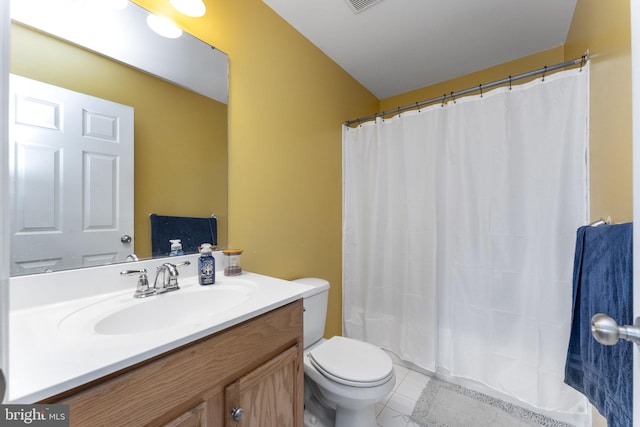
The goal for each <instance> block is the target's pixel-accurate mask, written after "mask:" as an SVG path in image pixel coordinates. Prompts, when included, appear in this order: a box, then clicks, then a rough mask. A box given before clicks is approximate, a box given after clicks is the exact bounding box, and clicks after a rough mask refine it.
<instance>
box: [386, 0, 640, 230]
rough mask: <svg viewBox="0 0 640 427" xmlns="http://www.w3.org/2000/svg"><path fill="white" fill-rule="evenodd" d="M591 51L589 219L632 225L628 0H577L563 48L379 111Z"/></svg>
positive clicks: (392, 101)
mask: <svg viewBox="0 0 640 427" xmlns="http://www.w3.org/2000/svg"><path fill="white" fill-rule="evenodd" d="M587 49H588V50H589V53H590V80H591V81H590V108H591V111H590V119H589V120H590V123H589V125H590V136H589V139H590V141H589V143H590V150H589V157H590V175H591V176H590V187H591V192H590V195H591V218H592V219H593V220H595V219H598V218H606V217H608V216H611V218H612V220H613V221H614V222H627V221H632V219H633V217H632V215H633V213H632V164H631V28H630V12H629V2H625V1H616V2H602V1H598V0H578V2H577V6H576V11H575V13H574V17H573V21H572V24H571V28H570V30H569V33H568V36H567V41H566V44H565V46H562V47H558V48H555V49H551V50H548V51H544V52H540V53H538V54H535V55H531V56H527V57H525V58H521V59H518V60H515V61H511V62H507V63H504V64H500V65H498V66H495V67H492V68H488V69H486V70H482V71H479V72H476V73H472V74H468V75H465V76H462V77H459V78H455V79H452V80H448V81H446V82H443V83H439V84H436V85H433V86H428V87H426V88H422V89H418V90H415V91H412V92H407V93H405V94H401V95H398V96H394V97H391V98H387V99H383V100H382V101H381V102H380V110H381V111H388V110H392V109H394V108H396V107H398V106H402V105H409V104H412V103H415V102H417V101H422V100H425V99H431V98H435V97H439V96H442V95H443V94H445V93H450V92H451V91H458V90H463V89H467V88H470V87H474V86H477V85H478V84H479V83H488V82H491V81H494V80H499V79H503V78H505V77H508V76H509V75H516V74H519V73H524V72H526V71H530V70H533V69H537V68H542V67H544V66H545V65H552V64H555V63H559V62H563V61H568V60H570V59H574V58H578V57H580V56H582V55H583V54H584V53H585V52H586V51H587Z"/></svg>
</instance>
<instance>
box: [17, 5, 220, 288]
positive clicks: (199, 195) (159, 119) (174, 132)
mask: <svg viewBox="0 0 640 427" xmlns="http://www.w3.org/2000/svg"><path fill="white" fill-rule="evenodd" d="M25 1H27V0H12V6H11V7H12V8H13V7H14V3H21V4H23V2H25ZM28 1H32V0H28ZM33 1H36V0H33ZM45 3H47V4H48V5H51V4H52V3H66V4H73V3H83V2H73V1H72V2H69V1H66V2H65V1H62V0H60V1H59V2H58V1H57V0H56V1H54V0H46V2H45ZM85 3H88V2H85ZM52 13H53V12H52ZM118 13H119V14H121V15H122V17H119V18H117V19H118V22H125V21H126V26H128V27H130V28H131V29H132V30H134V31H138V33H137V34H138V35H135V36H129V38H128V39H122V37H121V36H119V34H120V33H118V32H117V31H116V30H115V29H114V27H113V25H115V24H110V26H109V27H107V28H105V31H106V34H107V35H108V38H110V39H111V40H110V42H114V43H115V44H114V43H111V45H114V46H116V50H115V51H114V53H113V54H112V53H109V52H108V53H106V54H103V53H99V52H96V51H95V50H93V48H92V49H87V48H84V47H81V46H79V44H82V43H81V42H80V41H78V40H73V41H71V42H70V41H68V40H66V39H65V38H63V37H62V36H61V35H59V34H57V35H54V34H52V33H51V32H50V30H49V29H48V28H41V27H39V25H38V24H37V23H33V22H30V23H25V21H24V20H23V19H22V18H20V19H19V17H18V16H17V15H14V13H13V11H12V24H11V74H12V79H13V78H14V77H13V76H14V75H16V76H20V77H18V79H21V78H26V79H28V80H27V82H31V81H36V82H39V83H43V84H45V85H50V86H51V87H55V88H61V89H62V90H65V91H72V92H73V93H77V94H81V95H86V96H88V97H89V98H88V99H89V100H90V101H93V100H95V99H97V100H100V101H105V102H106V103H107V104H108V105H110V103H114V105H118V106H124V107H125V110H126V109H127V108H130V109H131V112H132V117H133V118H132V120H133V126H132V138H133V149H132V151H133V163H132V164H133V171H132V177H131V176H128V175H126V174H125V175H124V177H123V178H121V179H120V180H118V181H114V180H113V179H112V178H111V172H112V171H113V170H116V169H118V168H120V167H121V166H122V163H123V162H115V163H114V162H112V161H110V160H108V158H107V157H105V156H102V155H96V156H93V159H94V160H93V161H92V162H90V163H83V164H81V165H80V166H79V168H80V172H79V173H80V174H84V176H87V175H88V176H90V177H92V179H93V181H92V182H93V184H92V186H94V187H95V188H96V191H97V194H102V195H104V196H105V197H107V198H108V197H109V195H110V194H112V192H115V191H119V192H120V193H127V191H131V194H132V197H131V199H132V202H133V203H132V204H133V227H132V229H131V226H130V225H129V228H128V229H123V230H115V231H114V233H112V237H110V238H115V239H117V240H118V242H119V243H122V244H123V245H124V252H121V254H125V253H126V254H135V255H136V256H137V257H138V258H139V259H145V258H150V257H151V254H152V248H151V225H150V215H151V214H158V215H172V216H181V217H198V218H206V217H210V216H211V215H215V216H216V217H217V223H218V232H217V234H218V242H217V244H218V247H225V246H226V243H227V222H228V221H227V219H228V218H227V188H228V186H227V105H226V100H227V92H226V91H227V57H226V55H224V54H223V53H221V52H219V51H218V50H216V49H215V48H213V47H211V46H208V45H206V44H205V43H204V42H202V41H200V40H197V39H195V38H194V37H192V36H190V35H189V34H186V33H185V34H183V35H182V36H181V38H190V39H192V40H190V42H191V43H197V44H198V45H200V46H199V47H198V48H196V49H195V51H194V52H195V53H189V54H188V55H185V52H190V50H189V49H184V48H180V49H178V50H177V52H178V53H176V54H175V55H170V56H169V57H166V52H167V51H168V50H169V49H168V48H164V47H162V46H160V47H158V46H155V45H153V40H152V39H153V38H154V37H157V38H158V40H160V42H161V43H165V45H166V43H177V42H173V41H171V40H172V39H166V40H163V38H162V37H161V36H156V35H151V32H150V30H149V29H148V28H147V24H146V20H145V19H144V17H145V16H146V14H147V12H146V11H144V9H142V8H140V7H139V6H137V5H135V4H134V3H131V2H130V3H129V4H128V5H127V7H126V8H125V10H122V11H119V12H118ZM131 13H134V14H138V15H140V14H142V15H141V16H142V17H143V18H142V19H140V20H138V21H136V19H135V17H133V18H132V17H130V14H131ZM101 14H102V15H101V17H100V21H101V22H103V23H104V22H107V20H106V18H105V16H104V12H101ZM123 14H126V16H127V17H126V18H125V15H123ZM39 15H40V16H46V17H47V19H45V22H54V21H56V19H55V18H53V17H51V16H48V15H47V14H43V12H42V11H41V10H40V11H39ZM64 16H65V19H66V22H65V26H66V27H70V26H72V25H75V24H78V25H80V26H81V28H84V30H83V31H84V33H85V34H87V35H91V36H92V37H94V39H95V37H96V34H98V33H99V32H100V29H98V28H97V27H96V26H95V25H94V24H90V23H88V21H87V19H86V18H84V17H83V16H81V15H80V14H79V13H78V14H76V13H75V12H74V13H71V12H68V11H67V12H65V13H64ZM140 32H142V33H144V34H150V35H149V37H150V41H149V42H148V43H150V44H147V45H145V46H143V47H141V48H139V49H142V50H138V51H132V50H131V49H133V47H132V46H131V45H132V44H133V41H135V40H141V39H145V38H146V37H147V36H144V37H142V36H140V35H139V34H141V33H140ZM81 33H82V31H81ZM123 34H124V33H123ZM132 34H135V33H132ZM145 43H146V41H145ZM202 46H204V50H202V49H203V48H202ZM198 49H200V50H198ZM198 52H199V53H198ZM119 55H120V56H119ZM163 55H165V56H163ZM206 55H217V58H218V59H215V60H214V61H213V62H214V63H216V64H219V68H220V70H219V71H216V74H214V73H213V72H207V73H206V75H207V76H209V77H210V80H211V81H209V79H205V84H204V87H199V86H198V85H197V84H196V85H191V84H190V83H186V82H185V81H181V79H182V78H183V77H184V78H186V79H187V80H188V79H189V76H188V75H187V76H186V77H185V76H184V74H185V73H184V71H185V70H186V71H188V70H194V69H195V70H200V69H202V68H203V67H204V65H202V62H201V61H202V58H203V57H206ZM220 55H222V57H220ZM158 56H160V57H162V59H161V60H160V61H157V59H158V58H157V57H158ZM113 57H115V58H116V59H113ZM140 58H154V59H156V63H158V62H159V63H160V67H159V70H145V69H144V66H141V65H139V64H137V63H134V64H131V62H136V61H137V60H138V59H140ZM150 73H152V74H153V75H152V74H150ZM163 73H165V74H163ZM186 74H188V72H187V73H186ZM176 81H177V82H178V84H176V83H175V82H176ZM214 81H215V82H214ZM221 82H222V83H221ZM210 83H212V84H213V86H214V87H209V86H211V84H210ZM13 85H14V83H13V80H12V83H11V86H13ZM221 86H222V87H221ZM56 90H57V89H56ZM54 96H57V95H54ZM20 99H21V100H22V101H23V100H24V99H29V98H28V97H23V98H20ZM22 101H20V102H22ZM20 102H18V101H16V100H15V99H14V100H13V103H12V104H11V105H12V107H11V109H10V110H11V111H12V113H11V114H14V115H15V114H20V113H16V111H17V109H16V105H17V104H19V103H20ZM45 104H46V103H45ZM45 104H42V105H45ZM38 105H39V107H38V108H36V110H37V111H40V112H42V115H44V116H45V118H50V119H52V120H58V119H60V120H62V118H63V117H62V116H64V114H63V113H61V112H60V111H57V110H55V108H54V109H49V110H47V108H45V107H42V105H40V104H38ZM46 105H47V106H48V105H49V104H46ZM40 107H42V108H40ZM88 110H91V111H93V110H92V109H91V108H89V109H84V110H83V111H85V112H86V111H88ZM51 111H53V112H51ZM11 114H10V116H11ZM14 118H15V117H14ZM118 120H119V119H118ZM89 122H90V123H93V126H95V129H96V131H95V132H97V135H98V137H97V138H94V139H100V138H102V136H103V131H104V132H106V134H109V133H110V132H111V131H112V130H113V129H115V128H116V127H117V126H120V125H121V123H120V122H117V120H113V119H112V116H110V115H100V114H94V115H93V118H91V120H90V121H89ZM114 123H117V124H114ZM9 126H10V128H11V126H12V125H11V122H10V125H9ZM36 127H37V126H36ZM42 127H44V128H46V127H47V126H40V128H42ZM122 128H123V129H124V128H125V126H124V125H122ZM123 129H120V128H118V131H124V130H126V129H124V130H123ZM40 130H42V129H40ZM32 135H33V134H29V133H28V134H26V135H21V136H20V138H26V139H27V140H28V139H29V138H35V137H34V136H32ZM11 139H12V136H11V130H10V142H9V143H10V144H14V147H13V148H12V149H10V153H12V154H10V159H9V162H10V163H11V165H10V167H9V170H10V173H12V174H19V173H20V171H22V170H24V169H25V168H26V169H31V170H42V171H45V172H46V173H44V175H43V176H42V177H40V181H38V179H32V180H31V181H29V180H26V181H25V179H23V178H24V177H15V176H12V178H11V182H10V185H11V190H10V193H11V194H12V197H11V200H10V204H11V207H10V215H11V218H12V219H11V221H13V222H14V223H15V222H16V221H18V222H19V221H20V218H19V216H20V215H22V212H23V210H24V209H26V208H25V206H26V205H29V206H30V209H33V207H34V206H38V205H42V206H43V209H50V211H51V212H48V213H46V215H45V214H43V216H44V217H46V218H49V217H52V218H55V221H59V224H64V220H69V219H70V218H72V215H75V216H73V219H71V221H75V222H77V221H80V222H82V221H86V217H87V216H88V215H89V214H88V213H87V210H86V208H84V207H83V208H82V209H81V210H80V213H79V214H72V213H70V210H71V209H70V208H68V207H64V206H62V204H61V202H58V201H57V199H56V198H57V197H58V196H59V195H61V194H66V195H68V194H69V193H71V192H72V191H78V192H80V193H82V192H85V193H86V188H84V187H82V186H78V185H76V188H75V190H74V189H72V185H74V184H77V182H74V181H77V180H76V179H74V178H69V177H67V176H66V175H64V174H63V168H64V167H65V166H66V165H67V164H68V163H70V162H68V161H66V162H64V161H59V160H60V159H59V158H58V157H56V156H59V153H58V151H55V150H54V151H47V150H31V151H30V150H25V149H23V148H20V147H18V148H16V146H17V145H16V144H15V143H16V142H15V141H12V140H11ZM103 139H104V138H103ZM39 144H40V143H39V142H38V143H37V144H35V145H34V146H38V147H39ZM12 150H13V151H12ZM20 150H22V151H20ZM18 151H19V152H18ZM52 153H53V154H52ZM85 156H86V154H85ZM52 159H53V160H52ZM96 159H97V160H96ZM105 159H107V160H105ZM21 162H22V163H21ZM38 162H42V166H40V165H39V164H38ZM124 163H126V162H124ZM87 164H90V165H91V168H88V167H87ZM25 165H27V166H25ZM21 180H22V181H21ZM25 182H26V183H27V184H25ZM21 185H23V186H25V185H31V190H32V191H31V194H32V195H33V194H36V196H35V197H30V198H25V197H23V196H22V193H21V191H23V188H22V187H20V186H21ZM83 185H84V186H85V187H86V184H84V183H83ZM127 186H129V187H130V190H129V189H128V188H129V187H127ZM36 190H37V191H36ZM38 191H39V193H38ZM58 193H60V194H58ZM16 195H17V196H16ZM45 202H46V203H45ZM118 203H120V202H114V205H115V204H118ZM52 206H53V207H52ZM93 208H94V210H93V213H92V214H91V215H93V217H96V218H98V220H97V221H98V222H99V219H100V217H101V216H105V217H107V220H105V221H104V222H105V223H106V224H110V222H109V221H110V219H109V218H111V217H116V216H118V215H119V214H117V213H113V212H111V211H108V212H107V210H101V205H96V206H94V207H93ZM37 214H38V212H36V216H37ZM32 216H33V214H32ZM35 222H36V223H37V221H35ZM44 222H47V221H44ZM56 224H57V223H56ZM14 225H15V224H14ZM14 225H11V227H10V230H11V232H12V243H11V245H12V246H11V248H10V252H11V253H12V256H11V258H12V260H14V259H19V258H20V251H33V252H39V253H42V255H41V256H39V257H40V258H38V259H36V260H35V261H34V260H30V261H29V262H28V263H23V264H24V265H22V266H19V267H16V266H15V265H14V264H16V263H14V262H13V261H12V263H11V264H12V271H11V275H12V276H16V275H24V274H36V273H43V272H46V271H51V270H53V271H58V270H60V269H69V268H80V267H83V266H93V265H100V264H103V263H113V262H125V261H126V256H123V255H118V256H117V257H115V258H114V257H109V256H106V257H101V256H99V255H100V251H97V256H94V257H93V258H91V257H89V258H84V259H83V257H77V258H78V259H77V260H75V263H72V264H68V263H66V264H65V265H64V266H63V267H61V268H58V267H57V266H56V264H55V262H53V264H52V262H51V260H56V259H59V258H61V256H62V255H61V252H62V251H64V250H65V249H64V246H65V245H79V244H80V243H79V240H77V238H76V237H73V236H72V237H69V238H63V239H62V240H60V239H59V240H57V241H56V240H51V239H50V237H51V235H54V234H56V233H57V234H59V233H60V230H58V229H57V225H56V226H52V225H51V224H44V225H43V229H42V230H36V231H38V232H39V233H40V234H39V235H38V233H35V232H33V230H31V229H30V230H27V231H21V230H20V228H19V227H15V226H14ZM35 228H38V227H35ZM98 228H100V227H98ZM107 228H108V227H107ZM16 230H17V233H18V234H19V233H22V235H23V237H27V239H26V240H25V242H26V243H25V244H20V245H18V244H15V245H14V243H13V241H14V234H15V232H16ZM92 231H93V230H89V232H92ZM112 231H113V230H112ZM94 235H97V233H95V232H94ZM125 236H130V237H131V241H130V242H127V241H126V239H122V240H121V237H125ZM177 237H178V236H177ZM98 240H100V239H98ZM169 245H170V244H169V242H167V248H169ZM94 252H95V251H94Z"/></svg>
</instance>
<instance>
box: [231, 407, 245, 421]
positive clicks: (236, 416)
mask: <svg viewBox="0 0 640 427" xmlns="http://www.w3.org/2000/svg"><path fill="white" fill-rule="evenodd" d="M243 415H244V409H242V408H233V409H232V410H231V418H233V421H240V420H241V419H242V416H243Z"/></svg>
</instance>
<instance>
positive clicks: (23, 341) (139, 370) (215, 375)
mask: <svg viewBox="0 0 640 427" xmlns="http://www.w3.org/2000/svg"><path fill="white" fill-rule="evenodd" d="M149 262H152V261H149ZM156 263H157V262H156ZM221 264H222V263H219V264H218V265H221ZM101 269H102V270H100V272H101V273H105V274H98V275H96V272H95V271H94V272H93V276H92V277H93V278H94V279H93V281H91V282H88V281H86V280H82V278H81V277H78V278H75V280H70V281H68V282H69V283H80V284H82V287H81V288H77V287H75V286H72V287H73V288H74V289H65V286H67V287H68V286H71V285H69V284H65V283H58V285H60V287H59V288H57V289H58V293H57V294H56V295H55V296H51V295H50V296H49V298H42V301H39V299H40V296H39V294H38V293H31V291H33V289H24V288H22V289H20V288H16V287H14V288H13V289H16V292H15V293H14V295H12V308H13V309H12V311H11V312H10V318H11V320H12V323H11V326H10V328H11V329H10V357H11V358H10V388H9V397H10V402H9V403H36V402H37V403H45V404H51V403H64V404H68V405H69V413H70V422H71V425H72V426H74V425H77V426H86V425H109V426H120V425H122V426H144V425H154V426H255V427H270V426H272V427H288V426H291V427H299V426H302V424H303V411H304V407H303V405H304V404H303V400H304V396H303V394H304V391H303V390H304V387H303V381H304V379H303V378H304V373H303V304H302V299H301V298H302V295H303V294H304V293H305V292H306V291H307V290H308V287H307V286H305V285H302V284H296V283H292V282H288V281H284V280H280V279H275V278H271V277H267V276H262V275H258V274H254V273H246V272H245V273H243V274H242V275H241V276H238V277H234V278H226V277H225V276H223V274H222V272H221V271H220V274H219V276H218V277H219V279H217V280H216V285H212V286H211V287H202V286H199V285H197V281H196V280H197V279H196V277H195V275H191V274H190V273H191V270H189V269H194V272H195V267H193V263H192V265H191V266H190V267H189V268H186V269H185V270H187V271H186V273H185V274H183V275H182V276H181V277H180V281H181V289H180V290H178V291H175V292H171V294H173V295H158V296H152V297H149V298H144V299H143V300H140V299H134V298H133V291H134V290H135V280H131V278H130V277H129V278H120V277H118V275H117V274H115V275H114V274H112V273H113V272H114V271H115V270H114V269H116V270H117V269H122V266H120V267H101ZM148 269H149V270H151V269H150V268H148ZM87 270H90V269H82V270H79V271H78V273H77V274H89V273H90V272H88V271H87ZM151 271H153V270H151ZM107 272H108V273H107ZM68 274H69V273H67V275H65V276H64V279H65V281H66V280H67V279H68V277H69V276H68ZM183 276H184V279H183ZM98 277H112V278H116V279H117V280H113V281H112V282H115V283H116V285H117V286H116V287H117V289H113V286H114V285H113V284H111V285H110V286H111V289H110V290H109V292H106V293H104V290H103V293H102V294H100V293H97V294H95V295H92V292H93V291H97V290H98V289H100V287H101V286H104V283H99V282H100V280H97V279H96V278H98ZM151 279H152V278H150V280H151ZM56 280H57V279H56V276H55V275H51V276H49V277H48V278H47V282H48V283H47V285H48V286H51V285H52V284H51V283H50V282H52V281H54V282H55V281H56ZM96 281H97V282H98V283H95V282H96ZM12 285H17V284H16V283H14V284H12ZM35 285H37V283H34V282H33V279H32V280H31V281H30V283H29V284H28V285H26V286H35ZM234 292H238V293H239V294H240V295H242V298H241V299H237V298H236V297H235V296H234V295H235V294H234ZM65 293H73V294H74V296H75V297H74V298H72V299H70V300H67V299H65V295H64V294H65ZM79 293H80V294H79ZM82 293H84V294H85V295H81V294H82ZM210 295H213V296H214V297H215V298H219V299H221V300H222V301H223V302H224V303H225V304H224V307H221V308H215V307H216V306H215V304H212V303H211V302H212V301H214V299H211V297H210ZM193 296H195V298H192V297H193ZM233 298H236V299H235V300H234V299H233ZM52 299H53V301H52ZM56 299H59V300H60V301H57V302H56V301H55V300H56ZM45 300H47V301H48V302H46V303H45ZM195 301H206V302H207V303H206V304H205V306H209V305H210V306H211V307H212V308H213V309H214V310H217V311H215V312H214V313H211V314H206V315H201V314H199V313H200V312H199V311H198V310H200V308H199V307H198V305H197V303H196V302H195ZM167 303H170V304H169V305H167ZM158 304H161V305H158ZM29 305H33V306H29ZM156 306H157V307H160V311H158V313H159V314H161V316H158V317H154V316H156V313H154V310H155V308H154V307H156ZM167 307H171V310H168V309H167ZM175 307H181V310H184V312H185V314H184V317H183V316H182V313H181V312H180V311H173V309H174V308H175ZM132 310H133V311H132ZM194 312H196V313H198V315H197V316H195V317H194V316H191V317H189V316H190V315H189V313H191V314H193V313H194ZM132 314H133V315H132ZM167 318H168V319H169V320H170V322H169V323H167V322H166V319H167ZM122 319H124V320H125V321H121V320H122ZM131 319H133V320H134V321H133V322H129V321H130V320H131ZM105 322H106V323H105ZM129 324H130V326H131V330H128V329H127V325H129ZM141 325H142V326H141ZM123 328H124V329H123Z"/></svg>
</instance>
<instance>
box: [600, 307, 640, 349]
mask: <svg viewBox="0 0 640 427" xmlns="http://www.w3.org/2000/svg"><path fill="white" fill-rule="evenodd" d="M638 320H640V319H636V324H637V323H638ZM591 334H592V335H593V337H594V338H595V339H596V341H598V342H599V343H600V344H604V345H614V344H616V343H617V342H618V340H619V339H623V340H627V341H631V342H632V343H634V344H640V327H638V326H632V325H625V326H618V324H617V323H616V321H615V320H613V319H612V318H611V317H609V316H607V315H606V314H602V313H598V314H596V315H595V316H593V317H592V318H591Z"/></svg>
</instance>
